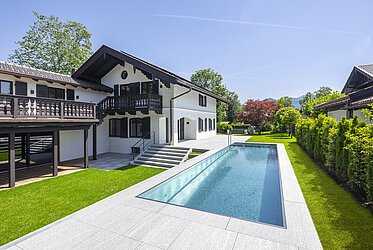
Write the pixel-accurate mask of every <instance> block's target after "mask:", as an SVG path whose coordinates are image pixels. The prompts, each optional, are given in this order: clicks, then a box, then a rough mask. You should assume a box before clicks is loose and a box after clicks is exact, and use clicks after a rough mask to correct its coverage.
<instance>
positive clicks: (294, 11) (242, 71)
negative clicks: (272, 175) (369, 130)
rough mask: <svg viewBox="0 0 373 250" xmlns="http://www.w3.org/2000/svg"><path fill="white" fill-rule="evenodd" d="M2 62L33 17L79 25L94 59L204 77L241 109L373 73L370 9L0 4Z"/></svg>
mask: <svg viewBox="0 0 373 250" xmlns="http://www.w3.org/2000/svg"><path fill="white" fill-rule="evenodd" d="M0 9H1V19H2V22H1V23H0V29H1V31H2V35H1V39H0V60H1V61H7V59H8V56H9V54H10V53H11V52H12V51H13V50H14V49H15V48H17V45H16V44H15V42H16V41H18V40H20V39H21V38H22V36H23V35H25V33H26V31H27V29H28V28H29V26H30V25H32V23H33V22H34V21H35V18H34V16H33V14H32V11H36V12H38V13H39V14H44V15H54V16H58V17H59V18H60V19H61V20H63V21H66V20H72V21H77V22H80V23H82V24H84V25H85V26H86V27H87V29H88V31H89V32H90V33H91V34H92V39H91V40H92V44H93V50H97V49H98V48H99V47H100V46H101V45H102V44H105V45H108V46H110V47H113V48H115V49H118V50H123V51H126V52H128V53H130V54H133V55H135V56H137V57H140V58H142V59H145V60H147V61H149V62H151V63H154V64H156V65H158V66H161V67H164V68H166V69H168V70H170V71H172V72H175V73H177V74H179V75H181V76H183V77H185V78H188V79H189V78H190V76H191V74H193V73H194V72H195V71H196V70H198V69H203V68H212V69H213V70H215V71H217V72H219V73H220V74H222V76H223V78H224V84H225V85H226V86H227V87H228V88H229V89H230V90H232V91H235V92H236V93H237V94H238V95H239V97H240V99H241V101H244V100H247V99H263V98H267V97H272V98H279V97H281V96H292V97H298V96H300V95H303V94H305V93H306V92H308V91H314V90H317V89H318V88H319V87H320V86H329V87H331V88H332V89H335V90H339V91H340V90H341V89H342V87H343V85H344V83H345V82H346V80H347V77H348V76H349V74H350V72H351V70H352V68H353V66H355V65H361V64H370V63H373V42H372V35H373V28H372V18H371V10H372V9H373V1H371V0H365V1H360V0H349V1H347V0H314V1H304V0H292V1H290V0H282V1H278V0H247V1H244V0H237V1H236V0H231V1H226V0H225V1H221V0H209V1H207V0H204V1H201V0H188V1H181V0H178V1H175V0H158V1H156V0H147V1H145V0H136V1H127V0H122V1H111V0H105V1H78V0H74V1H71V0H64V1H50V0H47V1H42V0H40V1H39V0H33V1H19V0H12V1H2V2H1V3H0Z"/></svg>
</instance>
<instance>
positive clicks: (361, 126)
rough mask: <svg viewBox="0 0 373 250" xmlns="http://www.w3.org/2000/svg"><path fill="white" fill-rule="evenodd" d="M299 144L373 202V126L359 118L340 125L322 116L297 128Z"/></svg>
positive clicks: (300, 121)
mask: <svg viewBox="0 0 373 250" xmlns="http://www.w3.org/2000/svg"><path fill="white" fill-rule="evenodd" d="M296 137H297V142H298V144H299V145H300V146H301V147H302V148H303V149H304V150H305V151H306V152H307V153H308V154H309V155H310V156H311V157H312V158H314V159H315V160H316V161H317V162H319V163H320V164H322V165H324V166H326V167H327V168H328V169H329V170H330V171H331V172H333V173H334V174H335V176H337V178H338V179H339V180H341V181H344V182H346V183H347V184H348V185H349V187H351V188H352V189H354V190H356V191H359V192H360V193H361V194H362V195H363V196H364V197H366V198H367V199H368V200H369V201H373V125H366V124H365V122H359V121H358V119H357V117H356V116H355V117H354V119H351V120H346V119H345V118H343V119H342V120H341V121H339V122H338V123H337V122H336V121H335V120H334V119H333V118H331V117H327V116H325V115H323V114H321V115H319V116H318V117H317V118H315V119H313V118H306V119H301V120H299V121H298V122H297V125H296Z"/></svg>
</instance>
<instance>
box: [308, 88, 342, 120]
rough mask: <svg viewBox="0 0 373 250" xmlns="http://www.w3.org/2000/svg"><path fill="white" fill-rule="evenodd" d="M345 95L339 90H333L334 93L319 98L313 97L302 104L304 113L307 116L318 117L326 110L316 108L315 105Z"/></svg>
mask: <svg viewBox="0 0 373 250" xmlns="http://www.w3.org/2000/svg"><path fill="white" fill-rule="evenodd" d="M342 96H344V94H341V93H339V92H338V91H333V92H332V93H330V94H328V95H325V96H321V97H318V98H311V99H309V100H308V101H307V102H305V103H303V104H302V107H301V108H302V113H303V114H304V115H306V116H310V117H317V116H318V115H319V114H321V113H324V112H325V111H324V110H315V109H314V107H315V106H316V105H317V104H321V103H323V102H328V101H331V100H334V99H337V98H339V97H342Z"/></svg>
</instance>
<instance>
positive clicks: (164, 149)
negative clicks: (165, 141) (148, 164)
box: [149, 146, 189, 153]
mask: <svg viewBox="0 0 373 250" xmlns="http://www.w3.org/2000/svg"><path fill="white" fill-rule="evenodd" d="M149 149H151V150H154V151H164V152H179V153H187V152H188V151H189V149H188V148H186V149H177V148H169V147H167V148H159V147H153V146H151V147H150V148H149Z"/></svg>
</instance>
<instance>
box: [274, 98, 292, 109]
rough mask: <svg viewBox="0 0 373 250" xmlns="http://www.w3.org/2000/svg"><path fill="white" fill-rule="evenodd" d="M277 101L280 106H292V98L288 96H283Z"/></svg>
mask: <svg viewBox="0 0 373 250" xmlns="http://www.w3.org/2000/svg"><path fill="white" fill-rule="evenodd" d="M277 101H278V102H279V103H280V105H281V107H294V106H293V101H292V98H291V97H289V96H283V97H281V98H280V99H278V100H277Z"/></svg>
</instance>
